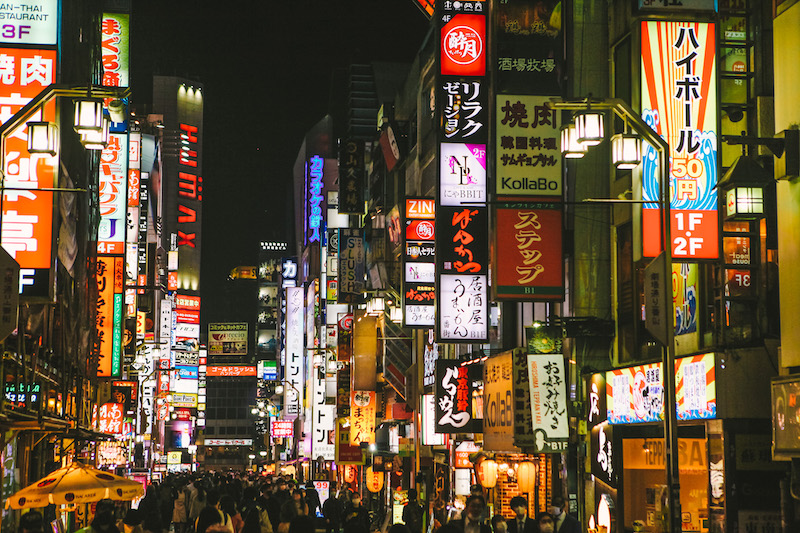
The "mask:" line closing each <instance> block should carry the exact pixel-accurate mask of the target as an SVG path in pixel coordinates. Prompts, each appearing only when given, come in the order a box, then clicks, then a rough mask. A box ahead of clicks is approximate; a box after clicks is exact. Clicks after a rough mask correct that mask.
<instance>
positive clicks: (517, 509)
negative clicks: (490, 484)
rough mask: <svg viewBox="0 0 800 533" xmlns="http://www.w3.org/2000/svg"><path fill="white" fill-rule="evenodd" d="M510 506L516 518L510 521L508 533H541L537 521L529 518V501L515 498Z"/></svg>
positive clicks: (520, 497)
mask: <svg viewBox="0 0 800 533" xmlns="http://www.w3.org/2000/svg"><path fill="white" fill-rule="evenodd" d="M509 505H510V506H511V510H512V511H514V515H515V516H514V519H513V520H509V521H508V533H539V524H538V523H537V521H536V519H535V518H531V517H529V516H528V500H526V499H525V498H524V497H523V496H514V497H513V498H511V501H510V502H509Z"/></svg>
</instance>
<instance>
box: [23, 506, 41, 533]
mask: <svg viewBox="0 0 800 533" xmlns="http://www.w3.org/2000/svg"><path fill="white" fill-rule="evenodd" d="M43 529H44V517H43V516H42V513H40V512H39V511H28V512H27V513H25V514H24V515H22V516H21V517H20V518H19V533H42V531H43Z"/></svg>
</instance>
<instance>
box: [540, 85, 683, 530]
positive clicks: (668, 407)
mask: <svg viewBox="0 0 800 533" xmlns="http://www.w3.org/2000/svg"><path fill="white" fill-rule="evenodd" d="M547 105H548V106H549V107H550V108H551V109H558V110H563V111H573V112H579V114H581V113H583V112H588V111H590V110H591V111H594V112H598V111H599V112H609V111H610V112H612V113H613V114H614V115H616V116H617V117H619V118H620V119H622V120H623V121H624V122H625V124H626V125H629V126H630V127H631V128H632V129H633V130H634V131H635V132H636V133H637V134H638V135H639V136H641V138H642V139H644V140H645V141H647V142H648V143H649V144H650V145H651V146H652V147H653V148H654V149H655V150H656V152H657V154H658V168H659V170H660V184H659V185H660V187H659V198H658V205H659V209H660V210H661V244H662V247H663V249H662V252H661V254H659V256H658V257H656V258H655V259H654V260H653V261H660V262H659V263H655V264H657V265H658V266H659V267H660V270H661V275H662V276H663V279H664V283H665V284H666V285H667V287H668V289H667V290H668V291H669V292H670V293H671V286H672V283H671V280H672V238H671V235H670V233H671V231H670V189H669V177H670V170H669V144H667V142H666V141H665V140H664V139H662V138H661V136H659V135H658V133H657V132H656V131H655V130H653V128H651V127H650V126H648V125H647V123H646V122H645V121H644V120H642V117H641V116H639V114H638V113H636V112H635V111H634V110H633V109H632V108H631V107H630V105H628V104H627V103H626V102H624V101H623V100H620V99H617V98H609V99H605V100H592V101H591V102H590V101H589V100H587V99H582V100H574V101H566V100H560V99H554V100H551V101H550V102H548V104H547ZM565 128H568V126H566V127H565ZM563 131H564V130H563V129H562V143H563V140H564V135H563ZM624 135H625V134H623V137H622V138H621V139H622V140H624V139H625V137H624ZM575 140H576V141H577V135H576V138H575ZM568 141H570V143H571V141H572V139H571V138H568ZM620 146H621V145H620ZM573 148H574V147H573V145H572V144H570V145H569V146H568V147H566V149H567V150H568V151H567V152H565V146H564V145H563V144H562V147H561V151H562V153H563V154H564V157H567V158H569V157H570V155H568V154H569V153H572V152H570V150H572V149H573ZM621 150H622V146H621ZM625 154H626V152H624V151H621V152H620V159H617V160H615V161H616V162H619V163H621V164H624V163H625V161H623V159H624V158H625ZM572 157H576V156H572ZM581 157H582V156H581ZM638 159H640V158H637V159H634V158H632V157H631V158H629V159H628V161H627V164H628V165H633V166H636V164H638V162H636V163H635V164H634V162H635V161H638ZM627 168H631V167H630V166H628V167H627ZM666 300H667V304H668V311H667V313H666V316H665V317H664V318H665V319H666V320H664V321H663V322H664V323H663V324H662V327H663V329H662V330H661V331H660V333H661V335H662V336H663V341H664V344H665V347H664V352H663V357H662V366H663V376H664V378H663V386H664V391H665V395H664V396H665V398H664V399H665V406H664V411H665V413H664V441H665V450H666V461H665V469H666V477H667V487H668V490H669V530H668V531H670V532H671V533H680V531H681V503H680V502H681V499H680V472H679V464H678V419H677V402H676V398H675V339H674V338H675V313H674V310H673V309H672V298H671V295H669V296H667V298H666Z"/></svg>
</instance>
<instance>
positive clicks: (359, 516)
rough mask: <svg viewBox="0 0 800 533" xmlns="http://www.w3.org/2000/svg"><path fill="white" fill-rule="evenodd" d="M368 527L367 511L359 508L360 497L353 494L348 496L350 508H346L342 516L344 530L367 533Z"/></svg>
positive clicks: (357, 494) (355, 493)
mask: <svg viewBox="0 0 800 533" xmlns="http://www.w3.org/2000/svg"><path fill="white" fill-rule="evenodd" d="M369 525H370V517H369V511H367V510H366V509H365V508H364V507H362V506H361V495H360V494H359V493H357V492H354V493H353V494H352V495H351V496H350V507H348V508H347V510H346V511H345V514H344V527H345V530H347V529H352V530H353V531H356V530H358V531H364V532H365V533H369Z"/></svg>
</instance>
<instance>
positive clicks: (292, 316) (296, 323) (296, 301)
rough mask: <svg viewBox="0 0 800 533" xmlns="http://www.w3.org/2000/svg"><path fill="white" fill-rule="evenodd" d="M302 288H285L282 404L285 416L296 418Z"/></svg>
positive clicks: (299, 396) (299, 395)
mask: <svg viewBox="0 0 800 533" xmlns="http://www.w3.org/2000/svg"><path fill="white" fill-rule="evenodd" d="M303 324H304V322H303V288H302V287H287V288H286V360H285V361H284V376H285V378H286V381H287V382H288V383H289V385H291V386H286V387H284V393H283V394H284V398H283V405H284V406H285V407H286V417H287V418H292V419H294V418H297V417H298V416H300V413H301V412H302V409H303V388H304V386H305V385H304V384H305V375H304V372H303V359H304V358H303Z"/></svg>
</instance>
